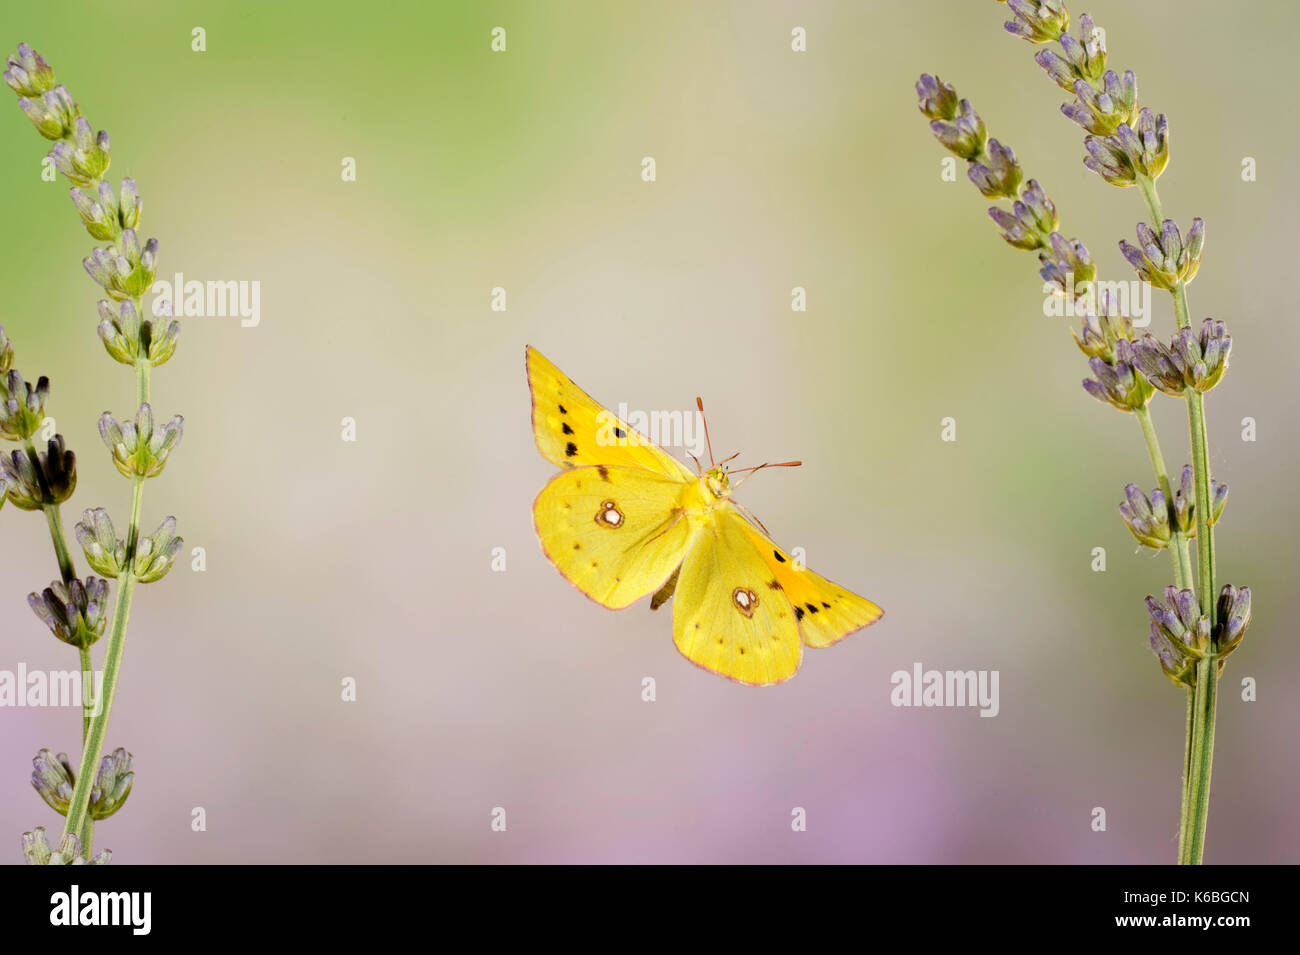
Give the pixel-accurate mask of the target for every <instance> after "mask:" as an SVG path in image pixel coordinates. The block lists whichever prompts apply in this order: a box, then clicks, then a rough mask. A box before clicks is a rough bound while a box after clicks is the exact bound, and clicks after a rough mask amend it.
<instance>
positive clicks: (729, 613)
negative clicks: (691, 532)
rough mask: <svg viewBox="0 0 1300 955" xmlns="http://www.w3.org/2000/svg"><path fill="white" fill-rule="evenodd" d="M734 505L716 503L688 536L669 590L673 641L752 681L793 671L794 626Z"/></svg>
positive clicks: (796, 656)
mask: <svg viewBox="0 0 1300 955" xmlns="http://www.w3.org/2000/svg"><path fill="white" fill-rule="evenodd" d="M743 527H744V519H743V518H742V517H741V516H740V514H739V513H738V512H737V511H736V509H735V508H734V506H732V505H730V504H727V505H724V507H723V508H721V509H720V511H719V513H718V514H717V517H716V519H715V520H713V521H711V522H709V523H707V524H705V525H704V526H703V527H702V528H701V529H700V531H699V532H698V534H697V535H696V537H695V539H694V540H693V541H692V543H691V548H690V550H689V551H688V552H687V554H686V559H685V561H684V562H683V563H682V568H681V574H680V576H679V578H678V581H677V590H676V593H675V595H674V596H673V640H674V642H675V643H676V644H677V649H678V650H680V651H681V652H682V653H683V654H684V655H685V656H686V657H687V658H688V659H689V660H691V661H692V662H694V663H696V664H698V665H699V666H701V667H704V668H705V669H706V670H712V671H713V672H714V673H717V674H719V675H721V676H725V677H728V678H729V679H732V680H736V681H737V682H740V683H745V684H748V685H750V686H767V685H770V684H772V683H780V682H781V681H782V680H788V679H789V678H790V677H792V676H794V674H795V672H796V671H797V670H798V669H799V663H800V660H801V659H802V656H803V644H802V642H801V641H800V639H799V627H798V624H797V622H796V620H795V615H794V612H793V610H792V608H791V606H790V603H789V601H788V600H786V598H785V595H784V594H783V593H781V592H780V590H779V589H778V588H777V587H776V586H774V585H775V583H776V581H775V578H774V576H773V575H772V573H771V571H770V570H769V568H768V566H767V564H766V562H765V561H764V560H763V557H762V555H761V554H760V552H759V551H758V550H757V549H756V548H755V547H754V545H753V544H752V543H751V542H750V541H749V539H748V538H747V536H746V534H745V531H744V530H743Z"/></svg>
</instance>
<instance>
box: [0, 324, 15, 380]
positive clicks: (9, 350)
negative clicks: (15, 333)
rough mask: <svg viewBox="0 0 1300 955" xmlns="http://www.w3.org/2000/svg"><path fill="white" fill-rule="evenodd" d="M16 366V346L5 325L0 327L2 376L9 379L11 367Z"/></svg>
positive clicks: (0, 374) (0, 371)
mask: <svg viewBox="0 0 1300 955" xmlns="http://www.w3.org/2000/svg"><path fill="white" fill-rule="evenodd" d="M13 366H14V346H13V342H11V341H9V336H8V335H6V334H5V330H4V328H3V327H0V378H3V379H4V380H8V378H9V369H10V368H12V367H13Z"/></svg>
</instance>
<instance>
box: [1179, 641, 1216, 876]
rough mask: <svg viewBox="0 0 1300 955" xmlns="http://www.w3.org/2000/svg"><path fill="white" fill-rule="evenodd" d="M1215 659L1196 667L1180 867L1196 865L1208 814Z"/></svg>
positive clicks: (1214, 700) (1203, 848) (1199, 858)
mask: <svg viewBox="0 0 1300 955" xmlns="http://www.w3.org/2000/svg"><path fill="white" fill-rule="evenodd" d="M1218 677H1219V658H1218V656H1216V655H1215V654H1214V653H1213V652H1210V653H1209V654H1207V655H1206V657H1205V659H1203V660H1201V661H1200V662H1199V663H1197V665H1196V691H1195V693H1194V695H1193V696H1194V699H1193V703H1192V740H1191V747H1192V754H1191V757H1192V758H1191V774H1192V779H1191V786H1190V787H1188V789H1189V793H1188V796H1187V804H1186V806H1185V807H1184V811H1185V813H1186V818H1185V819H1184V820H1183V825H1182V826H1180V827H1179V828H1180V831H1181V832H1185V836H1184V837H1183V838H1180V840H1179V842H1180V846H1181V849H1182V852H1183V858H1180V859H1179V860H1178V861H1179V863H1180V864H1182V865H1200V864H1201V856H1202V853H1204V851H1205V827H1206V821H1207V820H1208V818H1209V814H1210V772H1211V770H1212V769H1213V768H1214V718H1215V710H1216V708H1217V705H1218V695H1219V693H1218V683H1219V679H1218Z"/></svg>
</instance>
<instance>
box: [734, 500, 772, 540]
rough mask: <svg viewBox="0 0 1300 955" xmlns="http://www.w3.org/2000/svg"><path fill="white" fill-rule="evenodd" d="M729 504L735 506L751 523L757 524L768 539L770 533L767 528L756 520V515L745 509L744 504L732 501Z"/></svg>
mask: <svg viewBox="0 0 1300 955" xmlns="http://www.w3.org/2000/svg"><path fill="white" fill-rule="evenodd" d="M731 503H732V504H735V505H736V507H738V508H740V511H741V513H742V514H744V515H745V516H746V517H747V518H749V519H750V520H751V521H753V522H754V523H755V524H757V525H758V527H759V529H760V530H761V531H762V532H763V533H764V534H767V536H768V537H771V536H772V534H771V532H769V531H768V529H767V527H765V526H764V524H763V522H762V521H760V520H759V519H758V515H756V514H755V513H754V512H753V511H751V510H750V509H749V508H747V507H746V506H745V505H744V504H741V503H740V502H739V501H732V502H731Z"/></svg>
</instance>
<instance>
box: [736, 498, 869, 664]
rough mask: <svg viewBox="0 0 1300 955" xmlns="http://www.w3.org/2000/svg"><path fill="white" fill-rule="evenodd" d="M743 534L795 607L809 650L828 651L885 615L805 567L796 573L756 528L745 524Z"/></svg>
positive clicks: (785, 554) (787, 557) (790, 560)
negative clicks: (815, 648) (823, 649)
mask: <svg viewBox="0 0 1300 955" xmlns="http://www.w3.org/2000/svg"><path fill="white" fill-rule="evenodd" d="M743 530H744V534H745V536H746V537H747V538H748V540H749V542H750V543H751V545H752V546H753V547H754V548H755V549H756V550H757V551H758V552H759V553H760V554H761V555H762V558H763V561H764V562H765V563H766V565H767V567H768V569H769V570H770V571H771V576H772V578H773V579H774V580H775V581H776V582H777V583H779V584H780V585H781V590H782V592H783V593H784V594H785V596H786V598H787V599H788V600H789V601H790V604H791V605H792V606H793V607H794V610H795V616H796V617H798V620H799V630H800V632H801V633H802V634H803V642H804V643H805V644H807V645H808V646H810V647H829V646H830V645H831V644H833V643H838V642H839V641H840V640H843V639H844V638H845V637H847V636H848V635H849V634H850V633H853V632H854V631H855V630H861V629H862V628H863V627H866V626H870V625H871V624H873V623H875V622H876V621H877V620H879V619H880V618H881V616H883V615H884V611H883V610H881V609H880V608H879V607H877V606H876V605H875V604H873V603H872V602H871V601H870V600H868V599H866V598H865V597H860V596H858V595H857V594H855V593H854V592H853V591H851V590H849V589H847V588H845V587H841V586H840V585H839V584H835V583H832V582H831V581H829V580H827V579H826V578H825V577H822V576H820V575H818V574H815V573H813V572H812V571H811V570H809V569H808V568H806V567H804V568H802V569H796V563H795V560H794V558H793V557H791V556H790V554H789V552H787V551H784V550H782V549H781V548H779V547H777V546H776V544H774V543H773V542H772V541H771V540H770V539H769V538H768V537H767V536H766V535H765V534H763V533H762V532H760V531H759V530H758V529H757V528H755V527H754V526H753V525H751V524H749V523H748V522H746V523H745V524H744V525H743Z"/></svg>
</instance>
